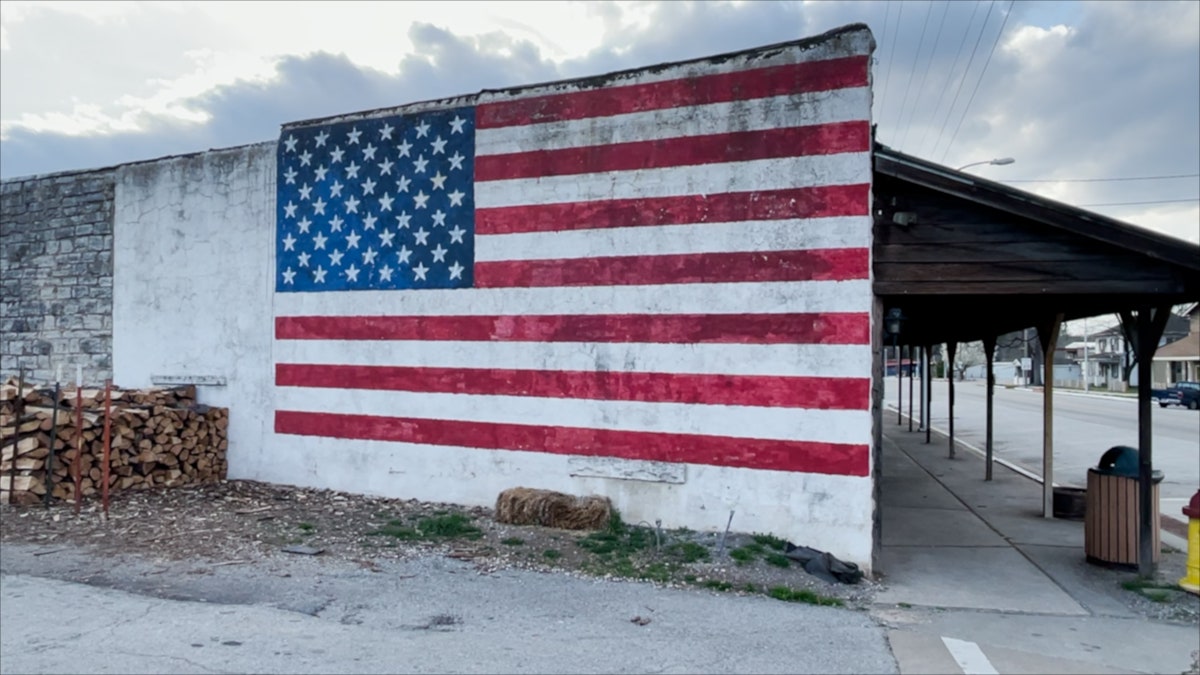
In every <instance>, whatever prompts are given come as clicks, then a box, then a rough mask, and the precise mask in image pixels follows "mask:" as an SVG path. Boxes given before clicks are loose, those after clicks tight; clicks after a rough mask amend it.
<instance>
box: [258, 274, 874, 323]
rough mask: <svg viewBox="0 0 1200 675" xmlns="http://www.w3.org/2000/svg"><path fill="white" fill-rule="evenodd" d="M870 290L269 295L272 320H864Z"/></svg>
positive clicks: (860, 285)
mask: <svg viewBox="0 0 1200 675" xmlns="http://www.w3.org/2000/svg"><path fill="white" fill-rule="evenodd" d="M871 302H872V295H871V282H870V280H868V279H858V280H854V281H780V282H753V283H729V284H677V285H666V286H581V287H578V288H565V289H564V288H474V289H435V290H421V291H414V292H411V293H397V292H395V291H328V292H324V293H276V294H275V316H478V315H493V314H495V315H515V314H519V315H523V316H532V315H544V314H549V315H554V314H588V315H594V314H743V313H752V314H783V313H792V312H799V313H804V312H813V313H824V312H869V311H870V310H871Z"/></svg>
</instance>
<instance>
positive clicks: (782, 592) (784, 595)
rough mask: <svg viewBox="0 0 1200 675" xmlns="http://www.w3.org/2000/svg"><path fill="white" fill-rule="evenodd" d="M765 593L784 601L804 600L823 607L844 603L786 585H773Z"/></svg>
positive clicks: (842, 604)
mask: <svg viewBox="0 0 1200 675" xmlns="http://www.w3.org/2000/svg"><path fill="white" fill-rule="evenodd" d="M767 595H769V596H771V597H772V598H775V599H776V600H783V601H784V602H804V603H807V604H810V605H821V606H824V607H843V606H845V604H846V603H844V602H842V601H841V600H840V599H838V598H827V597H825V596H823V595H818V594H816V593H813V592H812V591H810V590H808V589H807V588H801V589H799V590H795V589H791V588H788V587H787V586H775V587H773V588H772V589H771V590H769V591H767Z"/></svg>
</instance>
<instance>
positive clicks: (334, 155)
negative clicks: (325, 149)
mask: <svg viewBox="0 0 1200 675" xmlns="http://www.w3.org/2000/svg"><path fill="white" fill-rule="evenodd" d="M345 155H346V151H345V150H343V149H342V147H341V146H340V145H339V146H338V147H336V148H334V149H333V152H331V153H329V161H330V163H332V164H337V163H338V162H340V161H342V157H344V156H345Z"/></svg>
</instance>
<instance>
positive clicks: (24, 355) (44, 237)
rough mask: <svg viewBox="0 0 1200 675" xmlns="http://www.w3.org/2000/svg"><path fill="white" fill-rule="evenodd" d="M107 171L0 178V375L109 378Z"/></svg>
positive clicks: (110, 199) (109, 199)
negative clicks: (80, 371) (80, 370)
mask: <svg viewBox="0 0 1200 675" xmlns="http://www.w3.org/2000/svg"><path fill="white" fill-rule="evenodd" d="M113 175H114V172H113V170H112V169H105V170H99V171H91V172H86V173H70V174H56V175H47V176H34V177H29V178H18V179H14V180H8V181H4V182H3V183H0V376H4V377H7V376H9V375H15V374H16V373H17V371H18V369H19V368H25V370H26V374H27V377H30V378H32V379H35V380H39V381H49V380H51V379H52V378H54V377H55V375H56V371H57V370H58V368H59V367H60V366H61V367H62V376H63V379H64V380H69V381H74V379H75V370H76V366H82V367H83V375H84V380H85V382H87V383H89V384H94V383H98V382H102V381H103V379H104V378H106V377H109V376H110V374H111V371H112V301H113V285H112V271H113V258H112V213H113Z"/></svg>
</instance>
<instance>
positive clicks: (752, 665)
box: [0, 544, 897, 673]
mask: <svg viewBox="0 0 1200 675" xmlns="http://www.w3.org/2000/svg"><path fill="white" fill-rule="evenodd" d="M47 550H48V549H44V548H42V547H36V546H29V545H16V544H13V545H10V544H6V545H5V546H4V547H3V550H0V625H2V627H3V630H0V653H2V654H3V658H2V659H0V673H117V672H120V673H445V672H456V673H497V672H504V673H549V672H554V673H624V672H638V673H684V672H726V673H784V672H787V673H854V672H859V673H861V672H871V673H895V672H897V668H896V662H895V660H894V658H893V657H892V654H891V651H890V649H889V648H888V644H887V641H886V638H885V636H884V630H883V629H882V628H881V627H880V626H878V625H877V624H876V623H875V622H874V621H872V620H871V618H870V617H869V616H868V614H867V613H866V612H862V611H853V610H847V609H840V608H830V607H816V606H811V605H803V604H793V603H785V602H780V601H777V600H772V599H770V598H765V597H762V596H749V595H748V596H739V595H730V594H719V593H714V592H709V591H702V590H694V589H684V590H681V589H669V588H659V587H656V586H654V585H652V584H649V583H636V582H628V581H606V580H598V579H590V578H580V577H575V576H572V575H568V574H546V573H538V572H533V571H527V570H503V571H497V572H491V573H481V572H480V571H478V570H477V569H475V568H473V567H472V566H471V565H469V564H467V563H463V562H460V561H456V560H452V559H448V558H442V557H437V556H429V557H420V558H415V559H410V560H404V561H396V562H389V563H386V564H382V565H378V566H374V567H370V568H368V567H363V566H360V565H355V564H353V563H346V562H344V561H334V560H331V559H322V558H320V557H312V558H309V557H301V556H297V557H295V558H288V559H283V560H277V561H271V562H270V563H255V564H246V565H226V566H218V565H212V564H205V563H197V562H187V561H183V562H169V561H153V560H145V559H141V558H137V557H133V556H128V557H125V558H119V559H113V558H97V557H91V556H88V555H87V554H86V553H84V552H81V551H79V550H77V549H64V550H56V551H52V552H49V553H47ZM635 619H637V620H636V621H635Z"/></svg>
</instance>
